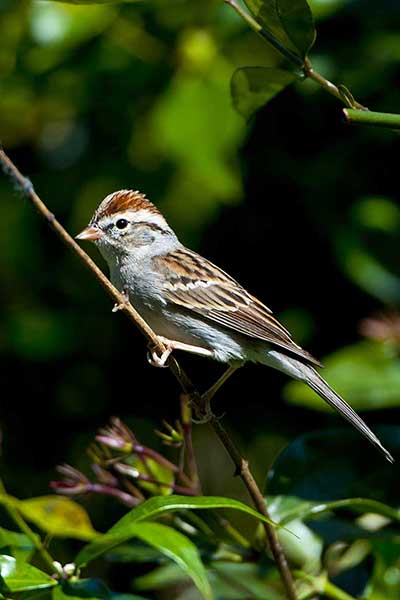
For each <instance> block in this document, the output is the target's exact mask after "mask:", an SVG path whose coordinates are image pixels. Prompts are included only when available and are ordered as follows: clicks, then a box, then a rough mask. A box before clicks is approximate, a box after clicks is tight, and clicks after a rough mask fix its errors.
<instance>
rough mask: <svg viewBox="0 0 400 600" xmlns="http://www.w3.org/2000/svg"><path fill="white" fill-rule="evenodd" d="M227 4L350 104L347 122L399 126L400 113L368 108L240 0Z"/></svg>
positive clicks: (302, 69) (289, 57) (306, 75)
mask: <svg viewBox="0 0 400 600" xmlns="http://www.w3.org/2000/svg"><path fill="white" fill-rule="evenodd" d="M223 2H225V4H228V5H229V6H230V7H231V8H233V10H234V11H236V12H237V14H238V15H239V16H240V17H241V18H242V19H243V20H244V21H245V23H247V25H249V26H250V27H251V29H253V30H254V31H255V32H256V33H258V34H259V35H261V37H263V38H264V39H265V40H267V41H268V42H269V43H270V44H271V45H272V46H273V47H274V48H275V49H276V50H278V52H280V53H281V54H282V55H283V56H284V57H285V58H286V59H288V60H289V61H290V62H291V63H292V64H293V65H294V66H295V67H296V68H297V69H299V68H300V70H301V72H302V74H303V76H304V78H307V77H308V78H309V79H312V80H313V81H314V82H315V83H317V84H318V85H319V86H320V87H322V88H323V89H324V90H326V91H327V92H328V93H329V94H331V95H332V96H335V98H337V99H338V100H340V102H342V103H343V104H345V106H346V107H347V108H346V109H343V112H344V115H345V117H346V120H347V122H348V123H351V124H353V123H356V124H365V125H374V126H376V127H387V128H390V129H400V115H396V114H389V113H379V112H372V111H369V110H368V109H367V108H366V107H365V106H363V105H362V104H360V103H359V102H357V101H356V100H355V99H354V98H353V96H352V94H351V93H350V92H349V90H347V89H346V88H345V87H344V86H342V85H335V84H334V83H332V82H331V81H329V80H328V79H326V77H324V76H323V75H321V73H318V71H315V69H314V68H313V66H312V63H311V61H310V60H309V58H305V59H304V60H303V59H302V58H301V57H300V56H299V55H297V54H296V53H295V52H292V51H291V50H290V49H289V48H286V46H285V45H284V44H282V42H280V41H279V40H278V38H277V37H275V35H274V34H273V33H271V32H270V31H268V30H267V29H265V28H264V27H262V26H261V25H260V24H259V23H258V22H257V21H256V19H254V17H252V16H251V15H250V14H249V13H248V12H247V11H245V10H244V9H243V8H242V7H241V6H240V5H239V4H238V3H237V0H223Z"/></svg>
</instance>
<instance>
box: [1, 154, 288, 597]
mask: <svg viewBox="0 0 400 600" xmlns="http://www.w3.org/2000/svg"><path fill="white" fill-rule="evenodd" d="M0 166H1V168H2V169H3V171H4V173H5V174H6V175H7V176H8V177H10V179H11V181H12V182H13V184H14V186H15V187H16V188H17V190H19V191H20V192H21V193H22V194H23V195H24V196H25V197H26V198H27V199H28V200H29V201H30V202H31V203H32V204H33V206H34V207H35V208H36V210H37V211H38V212H39V214H40V215H41V216H42V217H43V218H44V219H45V220H46V221H47V223H48V224H49V225H50V227H51V228H52V229H53V230H54V231H55V232H56V234H57V235H58V237H59V238H60V239H61V240H62V241H63V242H64V244H65V245H66V246H68V248H70V250H72V251H73V252H74V253H75V254H76V255H77V256H79V258H80V259H81V260H82V262H83V263H84V264H85V265H86V267H87V268H88V269H90V271H92V273H93V274H94V276H95V277H96V278H97V280H98V281H99V282H100V284H101V285H102V286H103V288H104V289H105V291H106V292H107V293H108V294H109V296H111V297H112V298H113V299H114V300H115V302H116V303H117V306H118V309H119V310H121V312H123V313H124V314H125V315H126V316H127V317H128V318H129V319H130V320H131V321H132V322H133V324H134V325H135V326H136V327H137V328H138V329H139V331H140V332H141V333H142V334H143V335H144V337H145V338H147V340H148V342H149V343H150V344H151V346H152V348H154V349H155V350H156V351H157V354H159V355H162V353H163V352H164V351H165V350H166V348H165V346H164V344H163V343H162V342H161V341H160V340H159V338H158V337H157V335H156V334H155V333H154V331H153V330H152V329H151V327H149V325H148V324H147V323H146V321H145V320H144V319H143V318H142V317H141V316H140V314H139V313H138V312H137V311H136V310H135V308H134V307H133V306H132V304H130V303H129V302H128V301H127V299H126V297H125V295H124V294H123V293H121V292H119V291H118V290H117V288H116V287H114V286H113V285H112V283H111V282H110V281H109V279H108V278H107V277H106V276H105V275H104V273H103V272H102V271H101V269H99V267H98V266H97V265H96V263H95V262H94V261H93V260H92V259H91V258H90V257H89V256H88V254H86V252H85V251H84V250H82V248H81V247H80V246H79V245H78V244H77V243H76V242H75V240H74V239H73V238H72V237H71V236H70V235H69V233H68V232H67V231H66V230H65V229H64V227H63V226H62V225H61V223H59V222H58V221H57V219H56V217H55V216H54V214H53V213H52V212H51V211H50V210H49V209H48V208H47V206H46V205H45V204H44V202H43V201H42V200H41V198H40V197H39V196H38V194H37V193H36V192H35V189H34V187H33V185H32V183H31V182H30V180H29V179H28V178H26V177H24V176H23V175H22V173H21V172H20V171H19V170H18V168H17V167H16V166H15V165H14V163H13V162H12V161H11V159H10V158H9V157H8V156H7V154H6V153H5V152H4V150H2V149H0ZM168 367H169V369H170V371H171V372H172V374H173V375H174V377H175V379H176V380H177V382H178V383H179V385H180V387H181V389H182V391H183V392H184V394H187V395H188V396H189V397H190V400H191V402H192V404H193V406H194V408H195V409H196V410H197V412H198V413H199V414H204V411H205V410H206V398H205V397H203V396H202V395H201V394H200V393H199V392H198V391H197V389H196V388H195V386H194V385H193V383H192V381H191V380H190V379H189V377H188V376H187V374H186V373H185V371H184V370H183V369H182V367H181V366H180V364H179V363H178V362H177V360H176V359H175V358H174V357H173V356H172V357H170V359H169V361H168ZM209 423H210V425H211V427H212V428H213V430H214V432H215V433H216V435H217V436H218V438H219V439H220V441H221V443H222V445H223V446H224V447H225V449H226V451H227V452H228V454H229V456H230V457H231V459H232V461H233V463H234V465H235V467H236V474H237V475H239V476H240V478H241V479H242V481H243V483H244V484H245V486H246V488H247V490H248V492H249V494H250V496H251V498H252V500H253V503H254V505H255V506H256V508H257V510H258V511H259V512H260V513H261V514H262V515H264V516H265V517H266V518H267V519H270V515H269V512H268V509H267V506H266V503H265V500H264V497H263V495H262V493H261V491H260V489H259V487H258V485H257V483H256V481H255V479H254V477H253V475H252V473H251V471H250V468H249V464H248V462H247V460H245V459H244V458H243V456H242V455H241V454H240V452H239V450H238V448H237V447H236V445H235V443H234V442H233V440H232V439H231V438H230V437H229V435H228V433H227V432H226V430H225V428H224V427H223V425H222V423H221V420H220V419H218V418H217V417H216V416H215V415H213V414H211V416H210V419H209ZM264 527H265V532H266V536H267V539H268V543H269V546H270V549H271V553H272V555H273V558H274V560H275V563H276V566H277V568H278V571H279V573H280V576H281V579H282V582H283V585H284V588H285V591H286V595H287V598H288V599H289V600H296V599H297V594H296V590H295V586H294V582H293V578H292V574H291V572H290V569H289V566H288V563H287V560H286V556H285V554H284V551H283V549H282V546H281V544H280V542H279V540H278V537H277V534H276V531H275V529H274V527H273V525H270V524H269V523H264Z"/></svg>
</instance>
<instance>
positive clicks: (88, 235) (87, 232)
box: [75, 225, 104, 242]
mask: <svg viewBox="0 0 400 600" xmlns="http://www.w3.org/2000/svg"><path fill="white" fill-rule="evenodd" d="M103 235H104V234H103V232H102V231H101V229H99V228H98V227H94V226H93V225H88V226H87V227H85V229H84V230H83V231H81V232H80V233H79V234H78V235H77V236H76V237H75V239H76V240H85V241H86V240H88V241H90V242H95V241H96V240H99V239H100V238H101V237H103Z"/></svg>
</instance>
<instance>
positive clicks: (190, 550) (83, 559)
mask: <svg viewBox="0 0 400 600" xmlns="http://www.w3.org/2000/svg"><path fill="white" fill-rule="evenodd" d="M113 529H114V528H111V530H110V531H109V533H108V534H106V535H104V536H101V538H99V541H100V543H98V544H95V543H92V544H89V545H88V546H86V548H84V549H83V550H82V551H81V552H80V553H79V555H78V557H77V559H76V563H77V564H78V565H82V564H84V563H87V562H89V561H91V560H93V559H94V558H97V556H99V555H100V554H102V553H103V552H104V551H105V550H107V549H109V548H112V547H113V546H115V545H117V544H119V543H120V541H121V537H122V531H119V532H118V531H117V532H114V534H112V531H113ZM125 529H126V531H125V534H124V537H125V539H126V537H128V538H134V537H136V538H139V539H140V540H142V541H143V542H146V543H147V544H149V545H150V546H152V547H154V548H157V550H159V551H160V552H161V553H162V554H164V555H165V556H167V557H168V558H170V559H171V560H173V561H175V562H176V563H177V564H178V565H179V566H180V567H181V569H182V570H183V571H184V572H185V573H186V574H187V575H188V576H189V577H190V578H191V579H192V580H193V582H194V583H195V585H196V586H197V588H198V589H199V590H200V591H201V593H202V594H203V595H204V597H205V598H211V597H212V594H211V589H210V586H209V583H208V580H207V576H206V572H205V569H204V566H203V564H202V562H201V560H200V556H199V554H198V551H197V548H196V546H195V545H194V544H193V542H191V541H190V540H189V539H188V538H187V537H186V536H184V535H183V534H182V533H179V532H178V531H175V530H174V529H172V528H171V527H167V526H166V525H161V524H160V523H145V522H138V521H136V522H132V523H130V524H129V525H126V527H125Z"/></svg>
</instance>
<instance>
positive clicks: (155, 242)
mask: <svg viewBox="0 0 400 600" xmlns="http://www.w3.org/2000/svg"><path fill="white" fill-rule="evenodd" d="M76 237H77V239H79V240H90V241H92V242H94V243H95V244H96V246H97V247H98V249H99V251H100V253H101V254H102V256H103V257H104V258H105V260H106V262H107V263H108V266H109V269H110V277H111V281H112V283H113V284H114V285H115V287H116V288H117V289H119V290H120V291H121V292H123V293H125V294H127V296H128V298H129V301H130V302H131V303H132V305H133V306H134V307H135V309H136V310H137V311H138V312H139V313H140V315H141V316H142V317H143V318H144V320H145V321H146V322H147V323H148V324H149V325H150V327H151V328H152V329H153V331H154V332H155V333H156V334H157V336H158V337H159V339H160V340H161V341H162V342H163V344H165V346H166V348H167V350H166V352H165V353H164V355H163V356H161V357H159V356H157V355H156V354H155V353H153V355H152V359H153V362H154V363H155V364H157V365H158V366H163V365H164V364H165V362H166V360H167V358H168V356H169V354H170V352H171V351H173V350H184V351H187V352H192V353H195V354H198V355H201V356H205V357H209V358H211V359H214V360H216V361H219V362H221V363H226V364H227V365H229V368H228V370H227V371H226V373H225V374H224V376H223V377H222V378H221V380H219V381H218V382H217V384H218V385H217V386H216V387H219V385H221V384H222V382H223V381H225V380H226V379H227V378H228V377H229V376H230V375H231V374H232V373H233V372H234V371H235V370H236V369H237V368H238V367H240V366H242V365H243V364H245V363H246V362H249V361H250V362H256V363H261V364H263V365H266V366H268V367H273V368H275V369H277V370H279V371H281V372H283V373H286V374H287V375H289V376H290V377H292V378H294V379H296V380H299V381H302V382H304V383H306V384H307V385H308V386H309V387H310V388H311V389H312V390H314V391H315V392H316V393H317V394H318V395H319V396H320V397H321V398H323V400H325V401H326V402H327V403H328V404H329V405H330V406H331V407H333V408H334V409H336V410H337V411H338V412H339V413H340V414H341V415H342V416H343V417H344V418H345V419H347V421H349V422H350V423H351V424H352V425H353V426H354V427H355V428H356V429H357V430H358V431H359V432H360V433H361V434H362V435H364V436H365V437H366V438H367V439H368V440H369V441H370V442H371V443H372V444H373V445H374V446H375V447H376V448H378V449H379V450H380V451H381V452H382V453H383V454H384V455H385V457H386V458H387V460H388V461H390V462H394V459H393V457H392V455H391V454H390V453H389V452H388V450H386V448H384V447H383V445H382V444H381V442H380V441H379V439H378V438H377V436H376V435H375V434H374V433H373V432H372V431H371V429H370V428H369V427H368V426H367V425H366V423H365V422H364V421H363V420H362V419H361V417H359V416H358V415H357V413H356V412H355V411H354V410H353V409H352V407H351V406H350V405H349V404H348V403H347V402H346V401H345V400H343V398H341V397H340V396H339V395H338V394H337V393H336V392H335V391H334V390H333V389H332V388H331V387H330V386H329V384H328V383H327V382H326V381H325V380H324V379H323V378H322V377H321V375H320V374H319V373H318V371H317V367H320V366H321V364H320V362H319V361H318V360H316V359H315V358H314V357H313V356H312V355H311V354H309V353H308V352H307V351H306V350H303V348H301V347H300V346H299V345H298V344H296V343H295V341H294V340H293V339H292V336H291V334H290V333H289V331H288V330H287V329H286V328H285V327H284V326H283V325H282V324H281V323H280V322H279V321H278V320H277V319H276V317H274V315H273V314H272V312H271V310H270V309H269V308H268V307H267V306H265V304H263V303H262V302H260V300H258V299H257V298H255V297H254V296H252V295H251V294H250V293H249V292H247V291H246V290H245V288H244V287H242V286H241V285H240V284H239V283H238V282H237V281H236V280H235V279H233V278H232V277H231V276H230V275H228V274H227V273H226V272H225V271H223V270H222V269H220V268H219V267H217V266H216V265H214V264H213V263H212V262H210V261H209V260H207V259H206V258H204V257H203V256H200V255H199V254H197V253H196V252H193V251H192V250H189V249H188V248H186V247H185V246H184V245H183V244H182V243H181V242H180V241H179V239H178V237H177V236H176V234H175V232H174V231H173V230H172V229H171V227H170V226H169V225H168V223H167V222H166V220H165V218H164V217H163V215H162V214H161V212H160V211H159V210H158V208H157V207H156V206H155V205H154V204H152V203H151V202H150V201H149V200H148V199H147V198H146V196H145V195H144V194H142V193H140V192H138V191H133V190H120V191H117V192H114V193H112V194H109V195H108V196H107V197H106V198H105V199H104V200H103V201H102V202H101V204H100V205H99V207H98V208H97V210H96V211H95V213H94V215H93V217H92V219H91V221H90V222H89V224H88V226H87V227H86V228H85V229H84V230H83V231H82V232H81V233H80V234H79V235H78V236H76Z"/></svg>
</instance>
